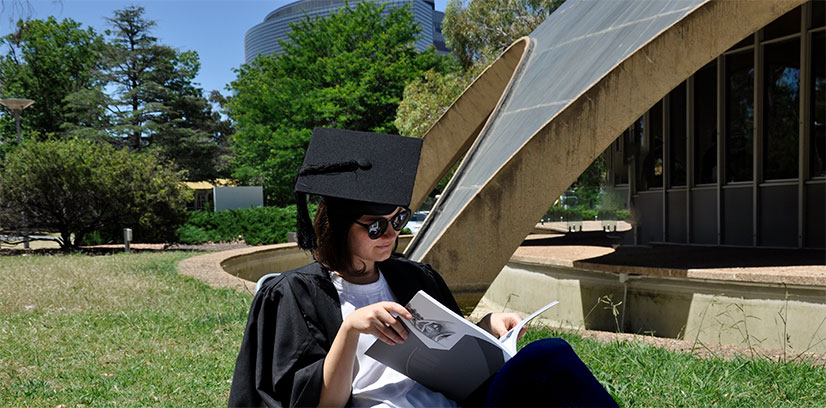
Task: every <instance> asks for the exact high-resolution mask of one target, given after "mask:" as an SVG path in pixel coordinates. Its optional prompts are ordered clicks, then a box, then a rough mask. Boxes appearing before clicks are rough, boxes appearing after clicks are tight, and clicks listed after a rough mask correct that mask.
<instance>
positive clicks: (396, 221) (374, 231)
mask: <svg viewBox="0 0 826 408" xmlns="http://www.w3.org/2000/svg"><path fill="white" fill-rule="evenodd" d="M408 221H410V209H408V208H402V209H401V210H399V212H397V213H396V214H395V215H394V216H392V217H390V218H379V219H377V220H375V221H373V222H371V223H369V224H365V223H361V222H358V221H353V222H355V223H356V224H358V225H361V226H362V227H364V228H365V229H367V236H368V237H370V239H379V237H381V236H382V235H384V233H385V232H386V231H387V225H388V224H389V225H392V226H393V229H394V230H396V231H401V230H402V228H404V226H405V225H407V222H408Z"/></svg>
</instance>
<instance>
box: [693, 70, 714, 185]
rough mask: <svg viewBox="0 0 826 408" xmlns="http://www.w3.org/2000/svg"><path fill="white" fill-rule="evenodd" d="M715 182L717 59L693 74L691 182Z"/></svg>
mask: <svg viewBox="0 0 826 408" xmlns="http://www.w3.org/2000/svg"><path fill="white" fill-rule="evenodd" d="M716 182H717V61H712V62H711V63H710V64H708V65H706V66H705V67H703V68H702V69H700V70H699V71H697V73H696V74H694V183H695V184H708V183H716Z"/></svg>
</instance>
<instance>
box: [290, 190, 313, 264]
mask: <svg viewBox="0 0 826 408" xmlns="http://www.w3.org/2000/svg"><path fill="white" fill-rule="evenodd" d="M295 203H296V218H297V220H296V228H297V229H298V230H297V231H296V235H297V237H296V238H297V239H298V247H299V248H301V249H303V250H305V251H312V250H314V249H316V248H318V243H317V242H316V236H315V231H314V230H313V223H312V222H311V221H310V213H309V211H307V194H305V193H301V192H296V193H295Z"/></svg>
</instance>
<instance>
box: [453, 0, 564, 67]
mask: <svg viewBox="0 0 826 408" xmlns="http://www.w3.org/2000/svg"><path fill="white" fill-rule="evenodd" d="M564 2H565V0H470V1H468V2H467V3H465V1H464V0H450V1H449V2H448V4H447V7H446V8H445V18H444V20H443V21H442V34H443V35H444V37H445V43H446V44H447V47H448V48H449V49H450V50H451V51H452V52H453V54H454V55H456V57H457V58H458V59H459V61H460V62H461V63H462V66H463V67H465V69H469V68H471V67H472V66H473V65H475V64H482V65H485V66H486V65H488V64H489V63H490V62H492V61H493V60H495V59H496V58H497V57H498V56H499V54H501V53H502V51H504V50H505V48H507V47H508V46H510V45H511V44H513V42H514V41H516V40H517V39H518V38H520V37H522V36H525V35H528V34H530V33H531V32H532V31H533V30H534V29H536V27H538V26H539V24H541V23H542V22H543V21H545V18H546V17H548V16H549V15H550V14H551V13H553V11H554V10H556V9H557V8H558V7H559V6H561V5H562V3H564Z"/></svg>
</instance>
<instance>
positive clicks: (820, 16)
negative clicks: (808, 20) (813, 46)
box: [809, 0, 826, 50]
mask: <svg viewBox="0 0 826 408" xmlns="http://www.w3.org/2000/svg"><path fill="white" fill-rule="evenodd" d="M809 4H811V5H812V28H817V27H823V26H824V21H826V1H823V0H817V1H813V2H811V3H809ZM821 50H822V48H821Z"/></svg>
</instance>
